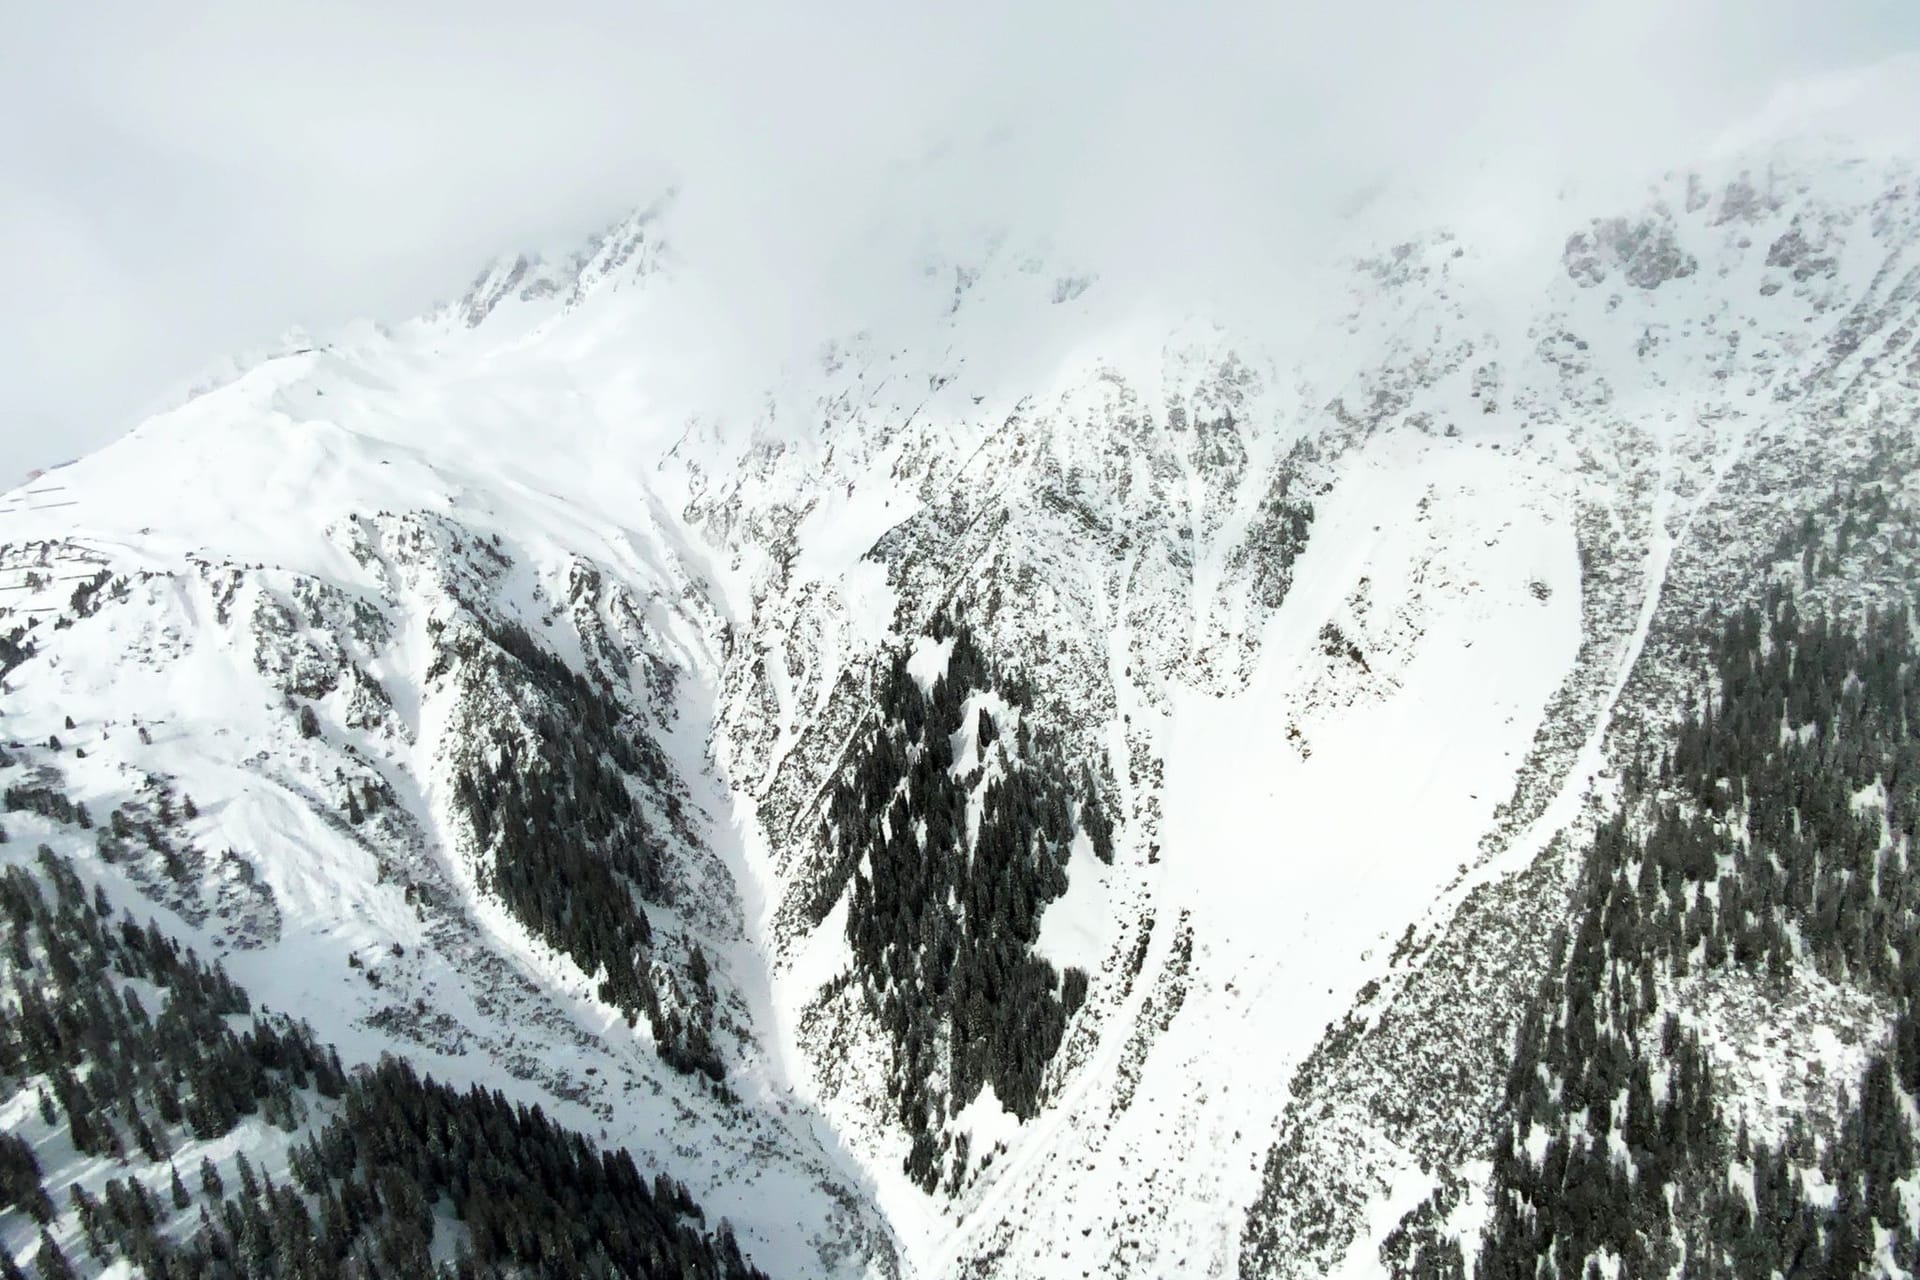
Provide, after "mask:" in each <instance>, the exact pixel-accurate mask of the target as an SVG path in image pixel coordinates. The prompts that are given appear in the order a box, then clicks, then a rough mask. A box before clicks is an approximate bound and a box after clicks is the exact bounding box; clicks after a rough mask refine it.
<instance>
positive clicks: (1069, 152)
mask: <svg viewBox="0 0 1920 1280" xmlns="http://www.w3.org/2000/svg"><path fill="white" fill-rule="evenodd" d="M0 14H3V15H4V17H3V18H0V49H4V50H5V52H4V54H0V57H3V58H4V60H5V62H4V66H5V74H3V75H0V113H4V119H5V121H6V123H5V124H4V125H3V126H0V174H4V181H0V265H3V266H4V268H5V280H6V290H5V294H4V301H0V351H4V352H5V353H6V359H5V362H4V371H5V375H6V376H5V378H4V379H0V486H3V485H5V484H10V483H11V482H12V481H13V479H14V478H15V477H17V476H18V475H19V473H20V472H22V471H23V470H24V469H25V468H27V467H29V466H35V465H44V464H46V463H48V462H52V461H58V460H60V459H62V458H65V457H69V456H72V455H74V454H77V453H80V452H84V451H86V450H89V449H92V448H95V447H97V446H98V445H99V444H101V443H103V442H104V441H106V440H108V439H111V438H112V437H113V436H115V435H117V434H119V433H120V432H122V431H124V430H125V429H126V428H127V427H129V426H131V425H132V423H133V421H134V420H135V419H136V418H137V416H138V414H139V413H140V412H141V410H142V409H143V408H145V407H147V406H149V405H151V404H152V403H153V402H154V401H155V400H156V399H157V398H158V397H159V396H160V395H162V394H163V393H164V392H165V391H167V390H168V389H169V388H170V387H172V386H174V385H176V384H178V383H180V382H182V381H184V380H185V379H187V378H189V377H190V376H191V375H193V374H194V373H195V372H197V371H198V370H199V369H200V368H201V367H202V366H204V365H206V364H207V363H209V362H210V361H211V360H213V359H214V358H216V357H218V356H220V355H222V354H224V353H229V352H234V351H238V350H242V349H246V348H250V347H257V346H262V345H266V344H270V343H271V342H272V341H273V340H274V339H275V337H276V336H277V335H279V334H280V333H281V332H283V331H284V330H286V329H287V328H289V327H290V326H293V325H296V324H298V325H302V326H305V327H307V328H309V329H316V330H324V329H326V328H327V327H329V326H333V325H337V324H339V323H342V322H343V321H345V320H348V319H351V318H354V317H357V316H373V317H376V318H381V319H398V318H403V317H405V316H407V315H410V314H414V313H417V312H419V311H420V310H422V309H424V308H425V307H427V306H428V305H430V304H431V303H432V302H434V301H436V300H438V299H441V298H445V297H447V296H449V295H453V294H457V293H458V292H459V291H460V289H461V287H462V286H463V285H464V284H465V282H466V281H467V279H468V278H469V277H470V276H471V275H472V274H473V272H474V271H475V270H477V269H478V267H479V266H480V265H481V264H482V263H483V262H484V261H486V260H487V259H489V258H491V257H492V256H494V255H495V254H496V253H498V252H501V251H504V250H513V249H519V248H540V247H543V246H562V245H566V244H569V243H570V242H572V241H574V240H577V239H578V238H579V237H581V236H582V235H584V234H585V233H587V232H589V231H591V230H593V229H595V228H597V227H599V226H601V225H603V224H605V223H607V222H608V221H610V220H612V219H613V218H615V217H617V216H618V215H619V214H621V213H622V212H623V211H625V210H626V209H627V208H630V207H632V206H634V205H636V204H640V203H644V202H647V201H650V200H651V199H652V198H654V197H655V196H656V195H658V194H659V193H660V192H661V191H662V190H663V189H664V188H665V187H667V186H668V185H669V184H672V185H677V187H678V188H679V190H680V192H681V200H680V203H679V205H678V209H677V212H676V223H675V233H676V236H677V237H678V238H679V240H680V242H681V244H682V246H683V248H684V249H685V251H686V252H687V254H688V255H689V256H690V257H691V258H693V259H694V260H695V261H697V262H699V263H700V264H701V265H702V267H703V269H705V270H709V271H711V272H712V274H713V276H714V278H715V280H716V281H717V282H718V289H719V293H718V296H719V297H720V298H721V300H722V302H723V304H724V305H726V306H729V307H732V308H735V309H737V310H738V311H739V312H740V313H741V314H743V315H745V314H747V313H749V312H752V311H754V310H756V309H766V310H767V311H769V312H771V313H780V314H786V315H794V314H801V313H804V312H806V311H807V310H808V309H810V308H814V307H818V308H821V309H822V310H823V311H827V312H834V311H835V310H836V309H838V310H840V311H844V312H845V313H846V314H849V315H851V314H857V313H858V312H859V311H860V310H861V309H862V308H863V307H865V306H867V305H869V303H871V302H872V301H873V299H874V297H875V296H876V294H875V292H874V291H875V290H878V289H879V288H880V286H878V285H876V284H875V283H874V282H872V281H868V280H865V279H863V278H862V272H861V270H860V269H858V268H856V269H852V270H849V269H848V263H849V262H852V261H857V256H856V257H854V258H850V257H849V252H850V250H852V249H853V248H854V247H857V246H858V245H859V244H860V243H862V237H863V235H864V234H865V229H866V228H869V227H870V226H871V225H872V220H873V218H874V217H875V215H876V213H877V212H884V213H885V214H886V215H887V216H890V217H894V218H896V219H899V220H903V221H906V222H912V221H913V220H915V219H920V220H924V221H926V222H928V223H929V224H930V225H932V224H938V225H939V226H941V227H944V228H946V229H948V230H956V229H957V230H958V231H966V230H969V229H973V228H977V227H978V226H981V225H988V224H999V223H1006V224H1009V225H1017V226H1021V227H1024V228H1033V229H1035V230H1042V231H1048V232H1052V233H1056V234H1057V236H1058V238H1059V241H1060V243H1062V244H1063V245H1066V246H1068V247H1070V248H1071V250H1072V251H1073V252H1075V253H1078V254H1081V255H1083V256H1085V257H1088V258H1089V259H1092V260H1098V261H1099V262H1101V263H1102V264H1103V265H1112V264H1115V263H1121V262H1132V263H1133V264H1135V267H1136V269H1137V270H1138V271H1139V272H1140V273H1141V279H1142V280H1148V279H1150V277H1151V275H1152V273H1154V272H1161V273H1164V274H1165V276H1166V278H1167V279H1168V280H1171V281H1178V282H1181V283H1184V284H1190V285H1192V286H1193V287H1194V288H1195V289H1196V290H1199V289H1204V288H1206V287H1207V286H1209V285H1211V284H1215V283H1219V282H1220V281H1224V280H1226V279H1228V278H1244V277H1245V276H1246V275H1247V274H1248V273H1249V272H1250V271H1251V272H1254V273H1255V274H1258V272H1259V271H1261V270H1267V271H1271V272H1274V273H1277V274H1279V275H1284V273H1285V272H1286V271H1287V270H1289V269H1290V266H1291V265H1292V264H1290V263H1289V262H1288V256H1289V254H1292V255H1299V256H1310V255H1311V254H1312V253H1314V252H1315V251H1316V249H1317V245H1318V243H1319V242H1318V240H1317V239H1316V236H1315V232H1314V229H1315V228H1316V227H1317V226H1318V225H1320V220H1322V219H1325V218H1326V217H1328V216H1329V214H1330V213H1331V211H1333V210H1335V209H1337V208H1339V207H1342V206H1343V205H1347V204H1350V203H1351V202H1352V200H1353V199H1354V198H1355V196H1356V195H1357V194H1359V193H1361V192H1363V191H1368V190H1374V189H1377V187H1378V186H1379V184H1381V183H1387V184H1392V183H1397V182H1403V181H1404V182H1410V183H1417V184H1425V186H1424V187H1423V188H1422V189H1432V190H1436V191H1439V190H1444V191H1446V192H1449V193H1450V196H1447V197H1437V198H1442V199H1445V198H1456V197H1457V198H1458V199H1460V200H1461V201H1462V203H1463V207H1472V208H1475V209H1479V210H1482V211H1485V210H1488V209H1492V210H1494V211H1495V212H1496V213H1497V212H1499V211H1500V210H1502V209H1504V208H1505V207H1507V206H1508V205H1509V204H1512V205H1515V206H1518V205H1522V204H1524V202H1525V201H1526V200H1528V199H1529V198H1531V197H1532V196H1534V195H1536V194H1537V193H1538V191H1539V190H1542V189H1545V188H1546V187H1547V186H1549V185H1550V183H1549V182H1548V181H1547V177H1546V175H1547V174H1548V173H1549V171H1550V170H1553V169H1555V167H1556V166H1571V167H1572V168H1573V169H1576V170H1578V171H1579V172H1581V173H1582V174H1583V175H1584V176H1587V177H1589V178H1591V179H1592V180H1594V181H1595V182H1596V183H1600V184H1604V183H1606V182H1608V181H1614V180H1625V179H1627V178H1631V177H1634V176H1638V175H1643V174H1646V173H1648V172H1650V171H1652V170H1655V169H1657V168H1658V167H1660V166H1662V165H1664V164H1667V163H1672V162H1673V161H1675V160H1678V159H1684V158H1685V154H1686V150H1687V148H1689V147H1694V146H1698V145H1703V143H1704V140H1706V139H1710V138H1712V137H1713V136H1715V134H1716V132H1717V131H1718V130H1721V129H1723V128H1725V127H1727V126H1728V125H1729V124H1731V123H1732V122H1734V121H1736V120H1739V119H1741V118H1743V117H1745V116H1746V115H1749V114H1751V113H1752V112H1753V111H1755V110H1756V109H1758V107H1759V106H1760V105H1761V104H1762V103H1764V102H1765V101H1766V100H1767V98H1768V96H1769V94H1771V93H1773V92H1774V91H1775V90H1776V89H1777V88H1778V87H1779V86H1780V85H1782V84H1786V83H1789V82H1793V81H1798V80H1801V79H1803V78H1805V77H1808V76H1813V75H1818V74H1820V73H1823V72H1831V71H1833V70H1835V69H1838V68H1844V67H1850V66H1857V65H1861V64H1865V63H1869V62H1873V61H1876V60H1879V59H1881V58H1884V57H1886V56H1888V55H1891V54H1894V53H1898V52H1903V51H1912V50H1916V49H1920V4H1916V3H1913V0H1822V2H1820V3H1812V2H1804V0H1737V2H1736V0H1692V2H1683V0H1608V2H1607V3H1604V4H1590V3H1584V2H1582V0H1492V2H1488V3H1472V2H1471V0H1469V2H1468V3H1462V4H1454V5H1448V4H1433V3H1430V2H1429V0H1311V2H1310V3H1288V2H1287V0H1273V2H1270V3H1251V2H1250V0H1228V2H1227V3H1204V2H1201V0H1107V2H1105V3H1094V2H1092V0H1061V2H1056V3H1045V2H1042V3H1038V4H1035V3H1031V2H1028V3H1020V2H1016V0H968V2H967V3H963V4H948V5H920V4H911V3H907V4H903V3H900V2H899V0H886V2H882V0H812V2H811V3H804V4H803V3H798V2H795V3H787V4H774V3H766V2H764V0H739V2H737V3H731V4H724V3H713V2H712V0H699V2H694V0H689V2H687V3H650V2H649V0H608V2H606V3H600V2H586V0H528V2H525V3H518V4H505V3H499V2H497V0H457V2H456V0H447V2H444V3H443V2H442V0H413V2H411V3H409V2H407V0H385V2H383V3H377V4H357V3H346V2H342V0H329V3H326V4H321V5H298V6H296V5H291V4H275V3H270V2H267V0H244V2H239V0H236V2H233V3H193V2H192V0H185V2H183V3H175V4H160V5H154V4H146V3H108V2H90V0H75V2H74V3H61V4H54V3H44V4H36V3H29V2H28V0H9V2H7V3H4V4H0ZM1266 283H1267V284H1269V285H1271V284H1272V283H1273V280H1272V279H1269V280H1268V281H1267V282H1266Z"/></svg>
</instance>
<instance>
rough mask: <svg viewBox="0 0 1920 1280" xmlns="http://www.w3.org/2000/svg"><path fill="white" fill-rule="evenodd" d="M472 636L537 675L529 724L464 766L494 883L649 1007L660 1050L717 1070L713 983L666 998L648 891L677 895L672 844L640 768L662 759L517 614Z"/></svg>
mask: <svg viewBox="0 0 1920 1280" xmlns="http://www.w3.org/2000/svg"><path fill="white" fill-rule="evenodd" d="M466 643H469V645H470V647H469V648H468V650H467V651H465V653H464V655H463V656H464V657H465V658H466V659H467V660H468V661H478V662H488V663H491V664H493V666H494V669H495V671H496V674H498V675H499V677H500V678H501V679H502V680H503V681H505V682H507V683H509V684H510V685H523V686H529V687H530V692H531V695H532V696H531V698H530V699H529V701H530V702H531V703H532V704H533V706H534V707H535V708H536V709H535V710H534V711H533V712H532V714H531V716H530V721H531V727H532V734H531V736H530V737H528V738H526V739H523V738H522V737H521V736H520V735H518V734H516V733H513V732H510V731H507V730H504V729H502V730H497V731H496V737H495V740H494V741H493V742H492V743H491V744H490V746H491V747H492V750H491V751H476V752H474V753H472V755H471V757H470V760H469V762H468V764H467V765H466V767H465V768H464V769H463V770H462V771H461V772H460V774H459V776H458V778H457V779H456V783H455V791H454V795H455V800H456V802H457V804H458V806H459V808H460V810H461V812H462V813H463V814H464V815H465V816H466V818H467V820H468V822H469V823H470V824H471V825H472V828H473V832H474V836H475V839H476V840H477V841H478V843H479V846H480V848H481V849H482V850H483V851H485V852H484V857H483V861H482V866H481V870H482V877H483V881H484V884H485V887H487V888H489V889H491V891H492V892H493V893H495V894H496V895H498V896H499V898H500V900H501V901H502V902H503V903H505V904H506V906H507V909H508V910H510V911H511V912H513V914H514V916H515V918H517V919H518V920H519V921H520V922H521V923H522V924H524V925H526V926H527V927H528V928H529V929H531V930H533V931H534V933H535V934H537V935H538V936H539V937H541V938H543V939H545V940H546V941H547V942H549V943H551V944H552V945H553V946H554V947H556V948H558V949H559V950H560V951H562V952H564V953H565V954H566V955H568V956H569V957H571V958H572V959H573V960H574V962H575V963H577V964H578V965H579V966H580V967H581V968H582V969H583V970H585V971H586V972H587V973H589V974H592V973H601V974H603V977H602V978H601V981H600V998H601V999H602V1000H605V1001H606V1002H608V1003H609V1004H612V1005H615V1006H617V1007H618V1008H619V1009H620V1010H621V1011H622V1012H624V1013H625V1014H626V1016H627V1021H628V1022H629V1023H630V1024H631V1023H634V1022H637V1021H638V1020H639V1019H640V1018H641V1017H645V1018H646V1019H647V1021H648V1025H649V1026H650V1027H651V1028H652V1031H653V1035H654V1041H655V1044H656V1045H657V1046H658V1050H659V1053H660V1056H661V1058H663V1059H664V1060H665V1061H666V1062H668V1063H669V1064H671V1065H672V1066H674V1067H675V1068H676V1069H678V1070H681V1071H685V1072H689V1073H692V1072H699V1073H701V1074H703V1075H705V1076H707V1077H708V1078H709V1079H711V1080H714V1081H719V1080H721V1079H722V1078H723V1077H724V1075H725V1067H724V1066H723V1064H722V1063H721V1060H720V1055H719V1051H718V1050H717V1048H716V1047H715V1046H714V1043H713V1038H712V1030H713V1006H712V999H711V991H710V989H709V988H708V987H707V985H706V984H705V983H694V984H692V986H691V988H690V989H689V991H687V992H684V993H682V992H676V998H675V999H674V1000H673V1001H672V1002H671V1004H669V1003H667V1002H663V1000H662V998H661V991H660V989H659V986H658V984H657V981H656V978H655V974H654V967H653V950H654V948H653V930H652V927H651V926H650V925H649V924H648V921H647V913H646V908H645V906H644V905H642V903H643V901H650V902H656V903H665V902H667V901H668V884H667V879H666V876H665V861H664V860H665V847H664V845H663V843H662V842H661V840H660V838H659V836H658V835H656V834H655V833H654V832H653V831H652V830H651V829H650V828H649V826H648V824H647V821H646V818H645V816H644V815H643V814H642V813H641V812H640V809H639V807H638V805H637V804H636V803H635V800H634V795H633V791H632V786H633V784H632V782H631V781H630V779H633V778H645V779H649V780H651V781H652V782H654V783H655V784H656V785H658V786H661V787H665V786H667V785H669V783H670V776H671V775H670V771H669V768H668V765H667V763H666V761H665V760H664V759H663V758H662V757H661V756H660V754H659V752H658V750H657V749H656V748H655V747H654V746H653V745H652V743H651V742H649V741H648V740H647V739H645V738H644V737H643V736H641V735H640V734H637V733H634V732H631V731H630V730H629V729H628V728H627V727H626V724H625V717H624V714H623V712H622V710H621V708H620V706H619V704H618V703H617V702H615V701H614V699H613V698H612V697H611V696H610V695H609V694H608V693H606V692H605V691H604V690H601V689H599V688H597V687H595V685H594V684H593V683H592V682H591V681H590V680H588V679H587V678H586V677H585V676H582V675H581V674H580V673H578V672H576V671H574V670H573V669H572V668H570V667H568V666H567V665H566V664H565V663H564V662H562V661H561V660H560V659H559V658H557V657H555V656H554V655H553V654H551V653H548V652H547V651H546V650H544V649H542V648H540V647H539V646H538V645H537V644H535V643H534V642H533V640H532V638H531V637H530V636H528V635H527V633H526V631H525V630H524V629H522V628H520V627H519V626H517V625H515V624H512V623H506V624H502V625H500V626H497V627H491V628H489V629H488V631H487V633H486V640H485V641H484V642H481V641H470V642H466Z"/></svg>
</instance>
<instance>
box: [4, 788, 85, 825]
mask: <svg viewBox="0 0 1920 1280" xmlns="http://www.w3.org/2000/svg"><path fill="white" fill-rule="evenodd" d="M0 807H4V808H5V809H6V811H7V812H8V813H37V814H39V815H40V816H41V817H43V818H52V819H53V820H54V821H55V822H65V823H70V824H72V825H74V826H80V827H91V826H92V825H93V815H92V814H90V813H88V812H87V806H86V805H84V804H78V803H75V801H74V799H73V798H72V797H71V796H69V795H68V794H67V793H66V791H65V790H64V789H62V788H60V787H50V786H45V785H41V784H36V783H30V782H21V783H15V784H14V785H13V786H10V787H8V788H7V789H6V791H5V792H4V793H3V794H0Z"/></svg>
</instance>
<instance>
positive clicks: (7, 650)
mask: <svg viewBox="0 0 1920 1280" xmlns="http://www.w3.org/2000/svg"><path fill="white" fill-rule="evenodd" d="M33 654H34V643H33V637H32V636H30V635H28V634H27V629H26V628H25V627H14V628H12V629H11V630H9V631H7V632H5V633H4V634H0V679H5V678H6V676H7V673H8V672H10V671H12V670H13V669H14V668H15V667H17V666H19V665H20V664H21V663H23V662H25V661H26V660H27V659H28V658H31V657H32V656H33Z"/></svg>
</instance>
